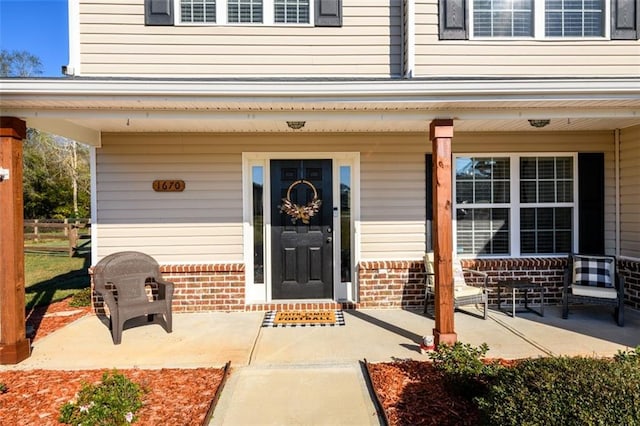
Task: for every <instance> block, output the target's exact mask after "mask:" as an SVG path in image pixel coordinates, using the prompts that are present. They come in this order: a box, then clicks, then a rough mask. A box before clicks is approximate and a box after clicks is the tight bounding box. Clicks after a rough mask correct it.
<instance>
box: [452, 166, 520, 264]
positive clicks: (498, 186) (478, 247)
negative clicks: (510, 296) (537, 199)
mask: <svg viewBox="0 0 640 426" xmlns="http://www.w3.org/2000/svg"><path fill="white" fill-rule="evenodd" d="M509 161H510V160H509V158H508V157H507V158H503V157H501V158H493V157H485V158H481V157H458V158H457V159H456V163H455V164H456V206H457V207H456V230H457V236H458V252H459V253H476V254H508V253H509V208H510V206H509V201H510V194H509V186H510V179H511V177H510V162H509Z"/></svg>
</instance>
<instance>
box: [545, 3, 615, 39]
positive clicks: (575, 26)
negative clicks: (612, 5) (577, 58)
mask: <svg viewBox="0 0 640 426" xmlns="http://www.w3.org/2000/svg"><path fill="white" fill-rule="evenodd" d="M603 6H604V5H603V4H602V0H545V26H544V27H545V28H544V33H545V36H547V37H600V36H602V34H603V28H602V27H603V18H604V10H603V8H604V7H603Z"/></svg>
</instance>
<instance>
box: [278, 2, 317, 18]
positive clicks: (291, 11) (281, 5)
mask: <svg viewBox="0 0 640 426" xmlns="http://www.w3.org/2000/svg"><path fill="white" fill-rule="evenodd" d="M274 6H275V16H274V20H275V22H277V23H282V24H308V23H309V0H274Z"/></svg>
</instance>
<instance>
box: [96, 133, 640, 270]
mask: <svg viewBox="0 0 640 426" xmlns="http://www.w3.org/2000/svg"><path fill="white" fill-rule="evenodd" d="M637 140H638V139H636V142H635V143H636V150H637V149H638V148H637V144H638V142H637ZM430 149H431V144H430V143H429V141H428V136H427V135H426V134H418V133H416V134H386V133H385V134H331V133H327V134H271V133H266V134H251V135H249V134H188V135H178V134H133V133H132V134H105V135H103V147H102V148H99V149H97V193H96V197H97V200H98V204H97V212H98V213H97V220H96V223H97V224H96V226H97V240H98V247H99V248H98V257H99V258H100V257H103V256H105V255H106V254H108V253H111V252H114V251H118V250H124V249H132V250H143V251H145V252H148V253H149V254H151V255H153V256H155V257H157V258H158V260H159V261H161V262H162V263H217V262H243V261H244V260H243V259H244V254H243V253H244V252H243V238H242V232H243V231H242V208H243V207H242V183H241V180H242V153H243V152H258V153H260V152H274V153H277V152H283V153H290V152H300V153H301V156H300V157H301V158H303V157H304V154H302V153H303V152H314V153H316V152H327V153H328V154H327V155H328V156H330V155H331V153H335V152H359V153H360V178H361V181H360V209H361V212H360V235H359V239H360V259H361V260H400V259H406V260H418V259H421V258H422V256H423V253H424V249H425V206H426V200H425V164H424V162H425V157H424V154H425V153H427V152H428V151H430ZM613 149H614V142H613V134H612V133H611V132H589V133H549V132H535V133H532V132H529V133H524V134H523V133H487V134H469V133H459V134H456V135H455V137H454V143H453V151H454V152H455V153H471V152H473V153H482V152H487V153H500V152H506V153H512V152H531V153H535V152H604V153H605V163H606V170H605V176H606V187H605V195H606V206H605V212H606V218H607V221H606V224H605V233H606V242H605V246H606V250H607V252H608V253H613V252H614V251H615V246H614V243H615V222H614V217H615V214H614V205H615V182H614V180H615V177H614V157H613V155H614V154H613ZM274 157H277V156H274ZM155 179H182V180H184V181H185V183H186V190H185V191H184V192H182V193H157V192H154V191H153V190H152V189H151V184H152V182H153V180H155ZM636 226H637V223H636Z"/></svg>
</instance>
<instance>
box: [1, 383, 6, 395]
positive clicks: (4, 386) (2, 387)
mask: <svg viewBox="0 0 640 426" xmlns="http://www.w3.org/2000/svg"><path fill="white" fill-rule="evenodd" d="M6 392H7V385H5V384H4V383H2V382H0V394H3V393H6Z"/></svg>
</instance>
